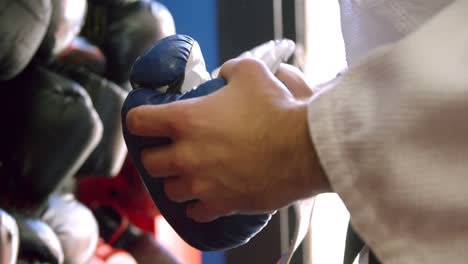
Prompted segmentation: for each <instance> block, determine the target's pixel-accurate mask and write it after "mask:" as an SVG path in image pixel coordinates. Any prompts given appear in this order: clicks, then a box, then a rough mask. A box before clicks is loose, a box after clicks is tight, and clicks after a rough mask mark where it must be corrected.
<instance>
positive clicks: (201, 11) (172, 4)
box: [159, 0, 219, 71]
mask: <svg viewBox="0 0 468 264" xmlns="http://www.w3.org/2000/svg"><path fill="white" fill-rule="evenodd" d="M159 2H161V3H162V4H164V5H165V6H166V7H167V9H169V11H170V12H171V13H172V16H173V17H174V22H175V25H176V32H177V33H178V34H185V35H188V36H191V37H192V38H194V39H195V40H196V41H198V43H199V44H200V47H201V50H202V52H203V56H204V57H205V62H206V67H207V69H208V71H212V70H214V69H215V68H216V67H218V66H219V55H218V27H217V17H216V16H217V5H216V4H217V1H216V0H159Z"/></svg>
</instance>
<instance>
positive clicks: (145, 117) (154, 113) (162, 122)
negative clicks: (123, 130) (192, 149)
mask: <svg viewBox="0 0 468 264" xmlns="http://www.w3.org/2000/svg"><path fill="white" fill-rule="evenodd" d="M181 104H182V101H181V102H175V103H169V104H164V105H143V106H139V107H135V108H133V109H131V110H130V111H129V112H128V113H127V117H126V125H127V129H128V130H129V131H130V133H132V134H135V135H140V136H153V137H171V138H172V137H173V136H174V134H175V133H176V129H175V128H176V127H175V126H174V124H177V121H178V119H179V118H180V117H179V113H180V105H181Z"/></svg>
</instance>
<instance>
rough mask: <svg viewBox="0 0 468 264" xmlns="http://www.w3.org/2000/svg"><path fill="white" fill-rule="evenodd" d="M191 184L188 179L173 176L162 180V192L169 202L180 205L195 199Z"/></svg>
mask: <svg viewBox="0 0 468 264" xmlns="http://www.w3.org/2000/svg"><path fill="white" fill-rule="evenodd" d="M194 188H195V187H194V186H193V182H192V181H190V179H189V178H188V177H181V176H174V177H169V178H166V179H164V192H165V193H166V196H167V198H169V200H171V201H174V202H176V203H182V202H185V201H190V200H194V199H197V198H199V197H197V195H196V193H197V191H194Z"/></svg>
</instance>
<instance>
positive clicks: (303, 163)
mask: <svg viewBox="0 0 468 264" xmlns="http://www.w3.org/2000/svg"><path fill="white" fill-rule="evenodd" d="M277 76H278V77H279V78H282V81H283V82H284V83H286V85H288V87H289V88H290V89H291V91H293V94H298V92H299V91H302V90H303V89H306V88H307V89H310V88H308V86H307V85H306V84H305V82H304V80H303V79H302V78H300V77H298V76H296V74H295V73H294V72H293V71H291V70H288V67H284V66H282V67H280V70H279V72H278V73H277ZM220 77H222V78H224V79H226V81H227V82H228V84H227V85H226V86H225V87H224V88H223V89H221V90H219V91H217V92H215V93H212V94H210V95H207V96H204V97H200V98H193V99H187V100H182V101H177V102H173V103H169V104H165V105H151V106H149V105H146V106H140V107H137V108H134V109H132V110H131V111H130V112H129V113H128V115H127V127H128V129H129V131H130V132H131V133H134V134H137V135H141V136H153V137H170V138H171V139H172V140H173V143H172V144H170V145H166V146H162V147H155V148H148V149H145V150H144V151H143V153H142V162H143V165H144V166H145V168H146V170H147V171H148V172H149V173H150V174H151V175H152V176H154V177H164V190H165V192H166V194H167V196H168V197H169V199H171V200H173V201H176V202H184V201H189V200H193V201H192V202H191V203H190V204H189V206H188V208H187V215H188V216H189V217H191V218H193V219H194V220H196V221H199V222H207V221H211V220H214V219H216V218H218V217H220V216H225V215H230V214H234V213H240V214H253V213H263V212H268V211H272V210H275V209H278V208H280V207H282V206H285V205H288V204H289V203H291V202H293V201H295V200H297V199H300V198H304V197H308V196H310V195H312V194H314V193H318V192H323V191H327V190H328V189H329V185H328V182H327V179H326V176H325V174H324V172H323V170H322V169H321V167H320V165H319V162H318V158H317V156H316V153H315V150H314V148H313V145H312V142H311V140H310V136H309V131H308V125H307V113H306V103H304V102H303V101H302V100H296V99H295V98H294V97H293V96H292V94H291V93H290V92H289V91H288V89H287V88H286V86H285V85H284V84H283V83H282V82H281V81H280V80H279V79H277V78H276V77H275V76H273V75H272V74H271V73H270V72H269V70H268V69H267V68H266V67H265V65H264V64H262V63H261V62H259V61H256V60H253V59H242V60H231V61H228V62H227V63H225V64H224V65H223V67H222V68H221V72H220ZM307 93H310V94H311V92H310V91H309V92H307V91H303V92H301V93H300V95H301V96H302V97H306V94H307ZM301 96H300V97H301ZM302 99H303V98H302Z"/></svg>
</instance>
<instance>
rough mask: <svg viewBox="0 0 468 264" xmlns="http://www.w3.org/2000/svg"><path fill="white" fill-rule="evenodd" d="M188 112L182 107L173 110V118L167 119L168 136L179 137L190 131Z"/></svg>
mask: <svg viewBox="0 0 468 264" xmlns="http://www.w3.org/2000/svg"><path fill="white" fill-rule="evenodd" d="M190 120H191V117H190V113H189V111H186V110H184V109H183V108H180V109H177V110H174V114H173V118H172V119H170V120H169V121H168V128H169V133H170V134H171V135H170V136H175V137H181V136H184V135H185V134H186V133H187V132H188V131H190V126H189V125H190Z"/></svg>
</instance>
